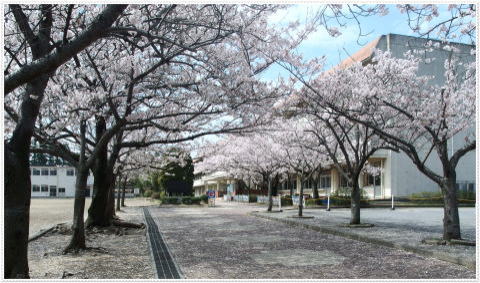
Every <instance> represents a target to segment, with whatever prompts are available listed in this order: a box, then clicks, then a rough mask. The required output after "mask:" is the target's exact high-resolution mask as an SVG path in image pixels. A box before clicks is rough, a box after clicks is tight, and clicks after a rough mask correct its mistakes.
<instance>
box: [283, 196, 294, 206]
mask: <svg viewBox="0 0 480 283" xmlns="http://www.w3.org/2000/svg"><path fill="white" fill-rule="evenodd" d="M281 202H282V206H287V205H293V201H292V198H291V197H290V196H284V197H282V198H281Z"/></svg>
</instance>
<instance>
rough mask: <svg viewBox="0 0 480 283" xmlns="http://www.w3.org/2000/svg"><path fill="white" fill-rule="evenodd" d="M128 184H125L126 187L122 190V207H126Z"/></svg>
mask: <svg viewBox="0 0 480 283" xmlns="http://www.w3.org/2000/svg"><path fill="white" fill-rule="evenodd" d="M126 185H127V184H126V182H125V185H124V186H123V188H122V202H121V206H122V207H125V187H126Z"/></svg>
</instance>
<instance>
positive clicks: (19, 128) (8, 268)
mask: <svg viewBox="0 0 480 283" xmlns="http://www.w3.org/2000/svg"><path fill="white" fill-rule="evenodd" d="M49 77H50V74H46V75H44V76H41V77H39V78H38V79H35V80H33V81H32V83H28V84H27V85H26V88H25V93H24V97H23V101H22V104H21V107H20V115H19V121H18V122H17V125H16V127H15V130H14V132H13V134H12V137H11V139H10V141H9V142H8V143H6V144H4V151H5V152H4V154H5V157H4V158H5V160H4V166H5V168H4V170H5V171H4V173H5V177H4V178H5V179H4V181H5V189H4V197H5V199H4V209H5V214H4V221H5V224H4V228H5V234H4V237H5V238H4V245H5V246H4V248H5V251H4V265H5V269H4V277H5V278H29V274H28V273H29V268H28V254H27V253H28V233H29V225H30V223H29V218H30V197H31V179H30V163H29V156H30V143H31V139H32V135H33V130H34V125H35V121H36V119H37V116H38V112H39V108H40V104H41V101H42V99H43V94H44V91H45V88H46V86H47V83H48V80H49ZM34 97H36V98H34Z"/></svg>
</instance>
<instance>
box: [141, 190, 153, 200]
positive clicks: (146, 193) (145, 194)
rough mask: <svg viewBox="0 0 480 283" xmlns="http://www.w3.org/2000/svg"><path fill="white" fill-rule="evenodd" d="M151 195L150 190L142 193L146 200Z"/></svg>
mask: <svg viewBox="0 0 480 283" xmlns="http://www.w3.org/2000/svg"><path fill="white" fill-rule="evenodd" d="M151 195H152V190H146V191H145V192H144V193H143V196H144V197H146V198H148V197H150V196H151Z"/></svg>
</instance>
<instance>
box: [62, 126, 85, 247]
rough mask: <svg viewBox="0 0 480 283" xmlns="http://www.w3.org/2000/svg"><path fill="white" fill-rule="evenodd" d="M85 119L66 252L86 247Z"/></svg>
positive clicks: (81, 128)
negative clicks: (70, 232)
mask: <svg viewBox="0 0 480 283" xmlns="http://www.w3.org/2000/svg"><path fill="white" fill-rule="evenodd" d="M85 132H86V124H85V121H84V120H83V121H81V125H80V133H81V134H80V137H81V146H80V158H79V161H78V164H77V177H76V179H75V202H74V204H73V225H72V232H73V234H72V238H71V240H70V243H69V244H68V246H67V247H66V248H65V250H64V252H68V251H70V250H79V249H85V248H86V245H85V226H84V222H83V221H84V219H83V218H84V217H83V216H84V210H85V190H86V188H87V179H88V167H86V166H85V147H86V145H85V143H86V142H85Z"/></svg>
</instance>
